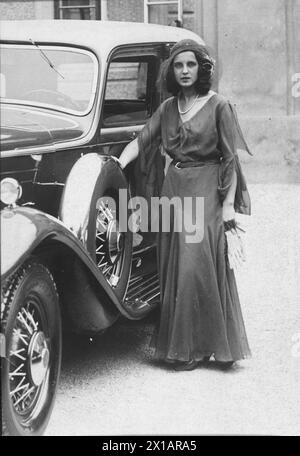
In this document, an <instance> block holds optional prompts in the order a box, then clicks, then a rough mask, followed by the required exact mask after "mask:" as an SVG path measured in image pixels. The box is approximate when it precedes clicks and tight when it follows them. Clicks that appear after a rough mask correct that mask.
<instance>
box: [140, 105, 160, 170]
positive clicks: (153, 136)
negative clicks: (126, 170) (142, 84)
mask: <svg viewBox="0 0 300 456" xmlns="http://www.w3.org/2000/svg"><path fill="white" fill-rule="evenodd" d="M161 113H162V105H160V106H159V107H158V109H157V110H156V111H155V113H154V114H153V115H152V117H151V118H150V119H149V120H148V122H147V123H146V125H145V126H144V128H143V129H142V130H141V132H140V133H139V135H138V148H139V156H138V164H139V169H140V172H141V173H142V174H144V175H148V174H149V171H150V170H151V168H152V166H153V164H154V162H155V159H156V153H157V150H158V149H159V145H160V143H161Z"/></svg>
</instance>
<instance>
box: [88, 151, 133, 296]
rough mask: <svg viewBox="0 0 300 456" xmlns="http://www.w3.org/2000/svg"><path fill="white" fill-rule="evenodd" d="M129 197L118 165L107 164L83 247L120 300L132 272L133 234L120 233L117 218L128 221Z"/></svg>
mask: <svg viewBox="0 0 300 456" xmlns="http://www.w3.org/2000/svg"><path fill="white" fill-rule="evenodd" d="M119 189H123V190H126V203H127V207H125V205H119ZM129 198H130V195H129V191H128V186H127V181H126V179H125V177H124V175H123V173H122V171H121V169H120V167H119V165H118V164H116V163H115V162H114V161H113V160H111V161H108V162H107V163H106V165H105V166H104V168H103V171H102V172H101V174H100V175H99V177H98V179H97V182H96V185H95V189H94V192H93V196H92V198H91V203H90V211H89V214H90V216H89V221H88V229H87V242H86V247H87V250H88V251H89V253H90V255H91V256H92V258H93V260H94V261H95V263H96V264H97V266H98V268H99V269H100V270H101V272H102V274H103V275H104V276H105V278H106V279H107V281H108V282H109V284H110V285H111V287H112V289H113V290H114V292H115V294H116V296H117V297H118V298H119V300H120V301H122V300H123V298H124V296H125V293H126V290H127V286H128V280H129V276H130V271H131V259H132V244H133V236H132V232H131V231H130V230H128V229H127V230H126V231H124V232H119V223H120V216H122V220H126V223H127V221H128V214H129V210H128V209H127V208H128V202H129ZM119 206H120V207H119ZM123 211H126V213H124V212H123Z"/></svg>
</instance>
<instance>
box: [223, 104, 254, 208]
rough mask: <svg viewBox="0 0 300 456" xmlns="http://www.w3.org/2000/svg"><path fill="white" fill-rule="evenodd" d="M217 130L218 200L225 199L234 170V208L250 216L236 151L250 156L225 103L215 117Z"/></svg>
mask: <svg viewBox="0 0 300 456" xmlns="http://www.w3.org/2000/svg"><path fill="white" fill-rule="evenodd" d="M217 128H218V135H219V141H218V142H219V144H218V147H219V150H220V151H221V166H220V175H219V187H218V191H219V195H220V200H221V202H223V201H224V199H225V198H226V195H227V192H228V190H229V188H230V185H231V182H232V179H233V174H234V170H235V171H236V176H237V186H236V192H235V200H234V208H235V210H236V211H237V212H240V213H242V214H248V215H250V213H251V202H250V196H249V193H248V190H247V184H246V180H245V177H244V175H243V172H242V168H241V164H240V161H239V157H238V154H237V149H243V150H246V151H247V152H248V153H249V154H250V155H252V154H251V152H250V151H249V148H248V146H247V144H246V141H245V138H244V136H243V133H242V130H241V127H240V125H239V122H238V119H237V115H236V112H235V109H234V107H233V106H232V105H231V104H230V103H229V102H227V103H225V104H224V105H223V106H221V107H220V109H219V112H218V115H217Z"/></svg>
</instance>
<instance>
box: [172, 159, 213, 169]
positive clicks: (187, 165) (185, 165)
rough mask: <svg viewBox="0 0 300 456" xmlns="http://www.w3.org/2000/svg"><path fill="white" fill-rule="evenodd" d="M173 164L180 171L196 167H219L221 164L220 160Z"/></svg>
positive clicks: (176, 161) (173, 162) (175, 162)
mask: <svg viewBox="0 0 300 456" xmlns="http://www.w3.org/2000/svg"><path fill="white" fill-rule="evenodd" d="M171 163H172V165H173V166H175V168H177V169H180V168H193V167H195V166H205V165H218V164H220V160H219V159H218V158H215V159H211V160H200V161H186V162H181V161H178V160H173V161H172V162H171Z"/></svg>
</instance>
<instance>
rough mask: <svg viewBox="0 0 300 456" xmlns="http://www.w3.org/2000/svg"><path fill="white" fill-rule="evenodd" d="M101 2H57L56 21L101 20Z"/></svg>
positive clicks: (91, 0)
mask: <svg viewBox="0 0 300 456" xmlns="http://www.w3.org/2000/svg"><path fill="white" fill-rule="evenodd" d="M100 3H101V0H57V1H56V2H55V17H56V19H87V20H91V19H92V20H95V19H101V6H100Z"/></svg>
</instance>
